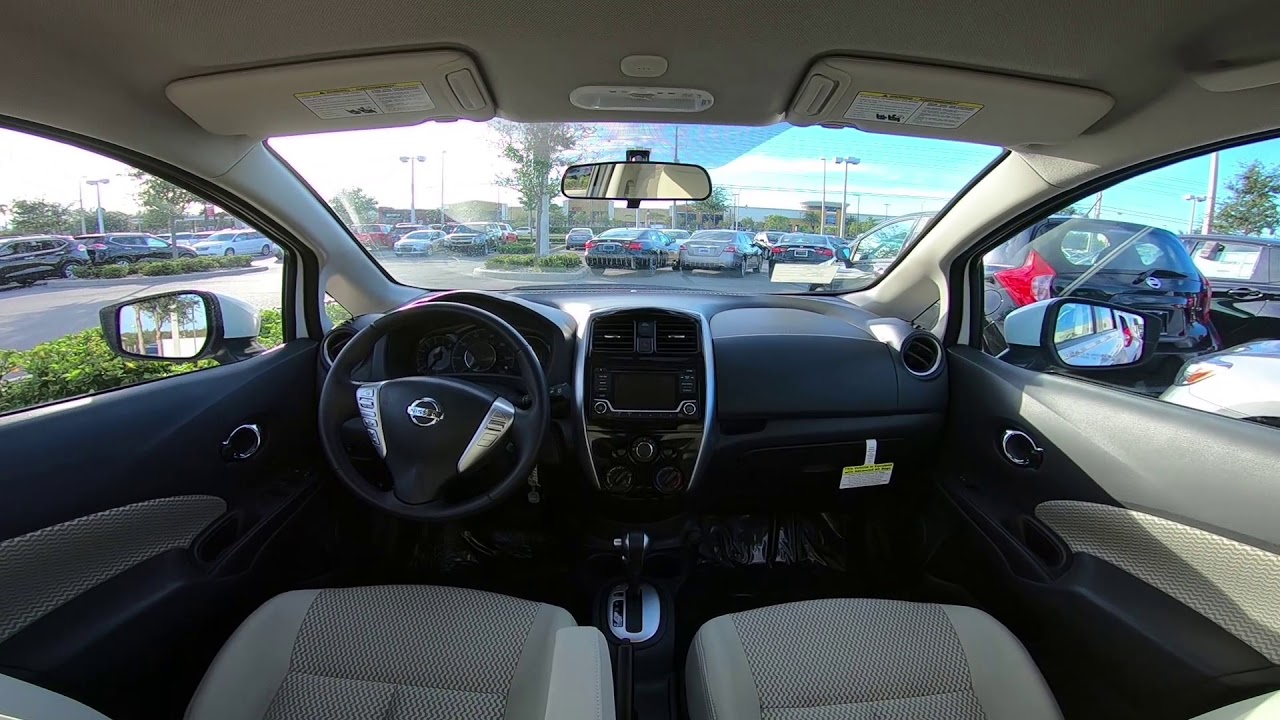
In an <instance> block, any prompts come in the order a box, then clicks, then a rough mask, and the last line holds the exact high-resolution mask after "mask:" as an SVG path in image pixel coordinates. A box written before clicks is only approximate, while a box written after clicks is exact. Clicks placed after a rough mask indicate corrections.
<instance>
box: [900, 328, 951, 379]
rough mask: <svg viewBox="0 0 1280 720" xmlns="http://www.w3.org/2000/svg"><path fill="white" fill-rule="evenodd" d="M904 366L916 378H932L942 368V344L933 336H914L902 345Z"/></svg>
mask: <svg viewBox="0 0 1280 720" xmlns="http://www.w3.org/2000/svg"><path fill="white" fill-rule="evenodd" d="M902 364H903V365H905V366H906V367H907V372H909V373H911V374H912V375H915V376H916V377H921V378H931V377H933V376H934V375H937V374H938V370H939V369H940V368H941V367H942V344H941V343H939V342H938V340H937V338H935V337H933V336H932V335H912V336H911V337H909V338H907V339H906V341H904V342H903V343H902Z"/></svg>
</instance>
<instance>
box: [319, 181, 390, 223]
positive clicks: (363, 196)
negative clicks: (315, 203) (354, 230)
mask: <svg viewBox="0 0 1280 720" xmlns="http://www.w3.org/2000/svg"><path fill="white" fill-rule="evenodd" d="M329 207H331V208H333V211H334V212H336V213H338V218H339V219H341V220H342V222H343V223H344V224H346V225H362V224H365V223H374V222H377V221H378V201H377V200H374V199H373V196H372V195H370V194H369V193H367V192H365V191H364V190H363V189H361V188H358V187H351V188H346V189H345V190H341V191H339V192H338V194H337V195H334V196H333V197H331V198H329Z"/></svg>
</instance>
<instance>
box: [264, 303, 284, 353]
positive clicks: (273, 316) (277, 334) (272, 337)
mask: <svg viewBox="0 0 1280 720" xmlns="http://www.w3.org/2000/svg"><path fill="white" fill-rule="evenodd" d="M258 318H259V320H260V321H261V324H260V326H259V328H258V344H259V345H261V346H262V347H264V348H273V347H275V346H277V345H279V344H281V343H283V342H284V316H283V315H281V314H280V311H279V310H276V309H274V308H267V309H265V310H263V311H261V312H260V313H258Z"/></svg>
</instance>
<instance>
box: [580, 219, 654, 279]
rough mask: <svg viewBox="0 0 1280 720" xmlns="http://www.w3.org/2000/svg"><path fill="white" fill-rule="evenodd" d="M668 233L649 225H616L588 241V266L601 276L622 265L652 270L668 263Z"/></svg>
mask: <svg viewBox="0 0 1280 720" xmlns="http://www.w3.org/2000/svg"><path fill="white" fill-rule="evenodd" d="M669 244H670V243H669V241H668V240H667V237H666V235H663V234H662V231H660V230H649V229H646V228H614V229H612V230H605V231H604V232H602V233H600V234H599V235H597V236H596V237H594V238H592V239H590V240H588V241H587V254H586V257H585V260H586V263H587V267H589V268H591V271H592V272H594V273H596V274H597V275H599V274H600V273H603V272H604V271H605V268H611V267H620V268H629V269H631V270H648V271H649V272H653V271H655V270H657V269H658V268H660V267H663V266H665V265H666V264H667V257H668V255H667V245H669Z"/></svg>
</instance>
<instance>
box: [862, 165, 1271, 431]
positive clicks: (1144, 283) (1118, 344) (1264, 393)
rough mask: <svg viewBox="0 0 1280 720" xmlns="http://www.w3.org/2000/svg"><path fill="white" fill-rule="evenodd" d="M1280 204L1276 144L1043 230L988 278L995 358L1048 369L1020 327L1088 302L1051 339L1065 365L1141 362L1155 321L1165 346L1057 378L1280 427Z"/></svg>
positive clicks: (1133, 183) (1124, 193) (1153, 180)
mask: <svg viewBox="0 0 1280 720" xmlns="http://www.w3.org/2000/svg"><path fill="white" fill-rule="evenodd" d="M1213 167H1216V168H1217V169H1218V172H1217V174H1216V177H1217V183H1216V185H1215V186H1214V187H1212V188H1211V189H1209V188H1208V181H1209V178H1210V177H1212V176H1213V174H1212V173H1211V168H1213ZM1277 196H1280V140H1268V141H1264V142H1260V143H1254V144H1251V145H1245V146H1241V147H1237V148H1233V149H1230V150H1225V151H1222V152H1220V153H1219V154H1218V156H1217V157H1216V158H1215V157H1212V156H1203V157H1198V158H1193V159H1190V160H1186V161H1183V162H1179V163H1177V164H1174V165H1170V166H1166V167H1163V168H1159V169H1156V170H1153V171H1151V172H1148V173H1146V174H1144V175H1140V176H1137V177H1134V178H1130V179H1128V180H1126V181H1124V182H1122V183H1118V184H1116V185H1115V186H1113V187H1109V188H1106V189H1104V190H1103V191H1102V192H1101V194H1099V195H1094V196H1091V197H1088V198H1085V199H1084V200H1082V201H1080V202H1077V203H1075V204H1074V205H1072V206H1070V207H1066V208H1063V209H1062V210H1061V211H1059V212H1057V213H1054V214H1052V215H1051V216H1049V217H1044V218H1040V219H1039V220H1037V221H1035V222H1033V223H1031V224H1029V225H1028V226H1027V227H1026V228H1024V229H1023V230H1022V231H1021V232H1018V233H1016V234H1014V235H1013V236H1012V237H1011V238H1009V239H1008V240H1007V241H1006V242H1004V243H1003V244H1001V245H999V246H997V247H995V248H993V249H991V250H989V251H988V252H987V253H985V255H984V256H983V257H982V260H981V263H980V267H979V268H975V273H976V272H977V271H979V270H980V271H981V277H982V283H983V306H982V311H983V319H982V322H981V323H980V327H981V338H982V345H983V348H984V349H985V350H986V351H987V352H989V353H991V354H993V355H996V356H998V357H1001V358H1003V359H1005V360H1007V361H1010V362H1016V363H1019V364H1027V365H1028V366H1030V365H1031V363H1033V362H1035V363H1038V364H1036V365H1035V366H1036V367H1041V366H1043V364H1044V362H1046V361H1044V360H1043V359H1042V358H1043V356H1038V355H1036V354H1035V352H1036V350H1035V348H1034V347H1031V348H1023V347H1021V346H1018V347H1013V348H1011V347H1010V344H1009V340H1010V338H1008V337H1006V335H1005V328H1006V320H1007V318H1008V317H1009V316H1010V315H1011V314H1012V313H1015V312H1024V309H1026V308H1029V306H1032V305H1033V304H1035V303H1038V302H1040V301H1042V300H1048V299H1050V298H1064V297H1070V298H1079V299H1080V300H1081V301H1082V302H1080V303H1065V304H1063V306H1062V307H1063V308H1064V309H1063V311H1062V313H1061V314H1060V315H1059V316H1058V318H1057V323H1056V325H1055V326H1054V327H1053V332H1052V333H1051V335H1052V339H1053V342H1054V343H1055V346H1057V350H1058V353H1057V356H1058V358H1059V359H1065V358H1066V357H1067V352H1070V353H1074V354H1075V355H1074V356H1076V357H1078V358H1085V357H1086V356H1087V357H1091V358H1110V359H1114V361H1115V362H1116V363H1120V362H1124V363H1130V362H1131V361H1132V360H1133V359H1134V358H1136V357H1137V354H1138V352H1139V348H1141V345H1142V343H1141V340H1140V338H1141V335H1142V332H1143V329H1144V328H1146V327H1147V326H1148V325H1147V323H1152V324H1154V326H1155V327H1156V328H1157V330H1158V331H1159V332H1158V338H1159V339H1158V341H1157V342H1156V343H1155V346H1154V348H1153V349H1152V351H1151V352H1150V353H1149V359H1147V360H1146V361H1144V362H1143V363H1142V364H1138V365H1128V364H1126V365H1122V366H1119V367H1112V368H1108V369H1107V370H1106V371H1105V372H1104V373H1093V372H1089V371H1086V370H1079V371H1077V369H1075V368H1072V367H1055V369H1054V370H1053V372H1057V373H1061V374H1065V375H1072V376H1075V377H1078V378H1080V379H1082V380H1088V381H1094V382H1099V383H1103V384H1105V385H1107V386H1108V387H1110V388H1113V389H1115V390H1116V391H1117V392H1122V391H1128V392H1133V393H1138V394H1142V395H1145V396H1148V397H1151V398H1158V399H1160V400H1163V401H1165V402H1170V403H1175V404H1178V405H1183V406H1186V407H1191V408H1196V409H1199V410H1203V411H1205V412H1210V413H1214V414H1217V415H1223V416H1227V417H1232V418H1238V419H1241V420H1247V421H1251V422H1257V423H1262V424H1266V425H1272V426H1276V427H1280V352H1277V347H1280V342H1277V341H1278V340H1280V282H1277V281H1276V280H1280V278H1274V279H1273V278H1271V277H1270V274H1269V272H1268V270H1269V268H1268V267H1266V264H1267V262H1268V261H1267V260H1266V257H1267V251H1268V248H1271V249H1272V252H1274V249H1275V248H1280V239H1277V238H1276V237H1275V236H1274V233H1275V231H1276V230H1277V229H1278V228H1280V205H1277V204H1276V202H1275V198H1276V197H1277ZM886 229H887V228H886ZM1090 302H1095V303H1097V302H1100V303H1107V304H1109V305H1110V306H1114V308H1108V307H1099V306H1097V305H1094V304H1089V303H1090ZM1025 312H1027V313H1028V314H1029V313H1033V312H1035V310H1034V309H1032V310H1026V311H1025ZM1126 318H1128V319H1126ZM1135 318H1136V320H1140V321H1141V322H1137V321H1135ZM1028 340H1029V341H1030V342H1033V343H1035V342H1038V338H1036V339H1028ZM1028 340H1024V344H1025V342H1027V341H1028ZM1135 343H1136V344H1135ZM1028 353H1030V354H1028ZM1029 357H1030V358H1039V359H1033V360H1028V358H1029ZM1109 362H1110V360H1109ZM1077 364H1078V363H1077Z"/></svg>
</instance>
